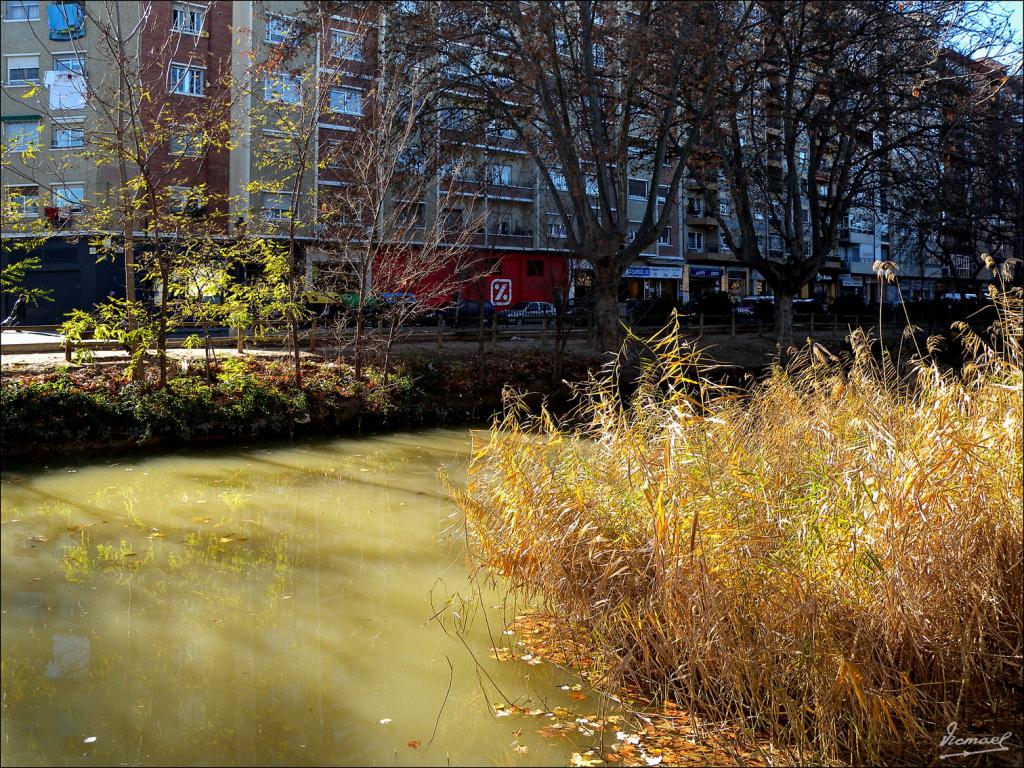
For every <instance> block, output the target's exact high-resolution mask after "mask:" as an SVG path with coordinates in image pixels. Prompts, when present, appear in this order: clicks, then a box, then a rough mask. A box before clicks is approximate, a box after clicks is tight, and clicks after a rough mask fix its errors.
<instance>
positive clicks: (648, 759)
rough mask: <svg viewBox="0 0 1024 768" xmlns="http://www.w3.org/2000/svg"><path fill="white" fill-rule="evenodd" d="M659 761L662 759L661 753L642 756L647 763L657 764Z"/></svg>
mask: <svg viewBox="0 0 1024 768" xmlns="http://www.w3.org/2000/svg"><path fill="white" fill-rule="evenodd" d="M661 761H662V757H661V755H658V756H656V757H648V756H646V755H645V756H644V762H645V763H647V764H648V765H659V764H660V763H661Z"/></svg>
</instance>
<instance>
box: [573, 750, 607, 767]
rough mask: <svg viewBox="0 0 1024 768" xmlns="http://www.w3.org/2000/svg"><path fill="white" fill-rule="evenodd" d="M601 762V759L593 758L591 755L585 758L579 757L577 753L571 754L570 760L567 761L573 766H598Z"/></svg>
mask: <svg viewBox="0 0 1024 768" xmlns="http://www.w3.org/2000/svg"><path fill="white" fill-rule="evenodd" d="M601 762H602V760H601V758H599V757H594V756H593V755H592V754H588V755H586V756H584V755H581V754H580V753H579V752H573V753H572V759H571V760H570V761H569V763H570V765H574V766H581V768H582V767H583V766H593V765H600V764H601Z"/></svg>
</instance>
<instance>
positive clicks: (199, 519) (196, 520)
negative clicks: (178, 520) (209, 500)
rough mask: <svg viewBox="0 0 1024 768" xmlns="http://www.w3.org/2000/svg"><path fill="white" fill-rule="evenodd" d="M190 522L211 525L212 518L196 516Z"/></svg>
mask: <svg viewBox="0 0 1024 768" xmlns="http://www.w3.org/2000/svg"><path fill="white" fill-rule="evenodd" d="M192 522H193V523H212V522H213V518H212V517H203V516H202V515H196V516H195V517H193V518H192Z"/></svg>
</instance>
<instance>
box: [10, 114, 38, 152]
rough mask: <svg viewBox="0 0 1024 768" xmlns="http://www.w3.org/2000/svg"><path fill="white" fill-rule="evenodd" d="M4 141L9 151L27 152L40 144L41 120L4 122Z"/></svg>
mask: <svg viewBox="0 0 1024 768" xmlns="http://www.w3.org/2000/svg"><path fill="white" fill-rule="evenodd" d="M4 143H5V144H6V145H7V151H8V152H27V151H28V150H29V149H31V148H32V147H33V146H38V144H39V121H38V120H35V119H33V120H26V121H25V122H22V123H4Z"/></svg>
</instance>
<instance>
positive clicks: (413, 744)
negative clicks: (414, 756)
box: [409, 739, 420, 749]
mask: <svg viewBox="0 0 1024 768" xmlns="http://www.w3.org/2000/svg"><path fill="white" fill-rule="evenodd" d="M409 748H410V749H419V748H420V740H419V739H410V740H409Z"/></svg>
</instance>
